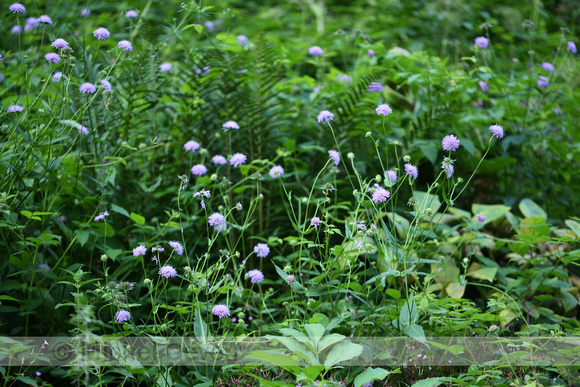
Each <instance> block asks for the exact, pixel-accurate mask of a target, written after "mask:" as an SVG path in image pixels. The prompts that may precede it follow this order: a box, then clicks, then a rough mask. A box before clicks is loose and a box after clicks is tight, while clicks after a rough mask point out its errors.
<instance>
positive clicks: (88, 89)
mask: <svg viewBox="0 0 580 387" xmlns="http://www.w3.org/2000/svg"><path fill="white" fill-rule="evenodd" d="M79 91H80V92H81V93H88V94H93V93H94V92H95V91H97V88H96V87H95V85H93V84H92V83H89V82H85V83H83V84H82V85H81V87H79Z"/></svg>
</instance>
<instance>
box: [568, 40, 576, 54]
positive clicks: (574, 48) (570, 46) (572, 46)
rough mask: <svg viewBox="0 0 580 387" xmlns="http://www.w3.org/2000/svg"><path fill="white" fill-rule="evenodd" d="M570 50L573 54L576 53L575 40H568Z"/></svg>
mask: <svg viewBox="0 0 580 387" xmlns="http://www.w3.org/2000/svg"><path fill="white" fill-rule="evenodd" d="M568 50H569V51H570V52H571V53H572V54H576V45H575V44H574V42H568Z"/></svg>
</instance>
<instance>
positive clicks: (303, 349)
mask: <svg viewBox="0 0 580 387" xmlns="http://www.w3.org/2000/svg"><path fill="white" fill-rule="evenodd" d="M266 337H267V338H269V339H272V340H276V341H278V342H279V343H281V344H283V345H284V346H285V347H286V348H288V350H289V351H291V352H292V353H294V354H296V355H297V356H300V357H301V358H303V359H304V360H306V361H307V362H308V364H310V365H318V364H319V363H318V360H317V359H316V354H315V353H313V352H312V351H311V350H310V348H309V347H307V346H306V345H304V344H302V343H299V342H298V341H297V340H296V339H294V338H293V337H282V336H266Z"/></svg>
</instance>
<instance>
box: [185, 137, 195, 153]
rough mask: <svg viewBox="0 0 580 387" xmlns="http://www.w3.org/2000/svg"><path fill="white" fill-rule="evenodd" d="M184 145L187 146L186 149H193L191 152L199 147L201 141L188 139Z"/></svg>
mask: <svg viewBox="0 0 580 387" xmlns="http://www.w3.org/2000/svg"><path fill="white" fill-rule="evenodd" d="M183 147H184V148H185V151H186V152H187V151H191V152H195V151H196V150H197V149H199V143H198V142H196V141H193V140H191V141H188V142H186V143H185V144H184V145H183Z"/></svg>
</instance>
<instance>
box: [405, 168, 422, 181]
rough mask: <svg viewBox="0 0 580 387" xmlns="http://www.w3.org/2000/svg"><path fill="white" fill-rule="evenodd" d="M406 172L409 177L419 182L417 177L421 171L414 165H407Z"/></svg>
mask: <svg viewBox="0 0 580 387" xmlns="http://www.w3.org/2000/svg"><path fill="white" fill-rule="evenodd" d="M405 172H406V173H407V175H409V177H412V178H413V179H414V180H417V176H419V171H418V170H417V167H416V166H414V165H413V164H405Z"/></svg>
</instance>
